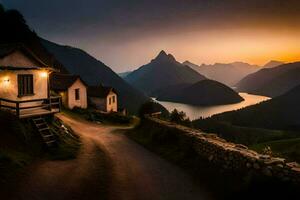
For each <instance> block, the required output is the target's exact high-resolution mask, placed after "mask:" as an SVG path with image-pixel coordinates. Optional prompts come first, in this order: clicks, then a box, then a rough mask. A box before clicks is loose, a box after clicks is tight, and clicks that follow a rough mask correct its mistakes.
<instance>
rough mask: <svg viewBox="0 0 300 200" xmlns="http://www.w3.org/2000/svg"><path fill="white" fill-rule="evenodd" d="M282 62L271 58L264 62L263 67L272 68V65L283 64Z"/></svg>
mask: <svg viewBox="0 0 300 200" xmlns="http://www.w3.org/2000/svg"><path fill="white" fill-rule="evenodd" d="M283 64H284V62H281V61H277V60H271V61H270V62H268V63H266V64H265V65H264V66H263V67H264V68H273V67H277V66H279V65H283Z"/></svg>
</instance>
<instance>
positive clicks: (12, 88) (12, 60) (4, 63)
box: [0, 45, 60, 118]
mask: <svg viewBox="0 0 300 200" xmlns="http://www.w3.org/2000/svg"><path fill="white" fill-rule="evenodd" d="M53 71H55V70H54V69H53V68H52V67H51V66H49V65H47V64H46V63H44V62H43V61H42V60H41V59H39V58H38V57H37V56H36V55H35V54H34V53H33V52H32V51H31V50H29V49H28V48H26V47H25V46H23V45H0V109H6V110H9V111H11V112H13V113H15V114H16V115H17V116H18V117H20V118H25V117H31V116H36V115H46V114H53V113H56V112H59V111H60V98H59V97H52V96H50V91H49V74H50V73H51V72H53Z"/></svg>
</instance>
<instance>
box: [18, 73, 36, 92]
mask: <svg viewBox="0 0 300 200" xmlns="http://www.w3.org/2000/svg"><path fill="white" fill-rule="evenodd" d="M18 95H19V96H20V97H22V96H28V95H33V75H32V74H20V75H18Z"/></svg>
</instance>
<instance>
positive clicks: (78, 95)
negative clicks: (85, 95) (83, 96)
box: [75, 89, 80, 100]
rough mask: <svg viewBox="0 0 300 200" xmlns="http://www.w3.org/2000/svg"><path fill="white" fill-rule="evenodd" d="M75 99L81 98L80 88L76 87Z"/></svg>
mask: <svg viewBox="0 0 300 200" xmlns="http://www.w3.org/2000/svg"><path fill="white" fill-rule="evenodd" d="M75 100H80V91H79V89H75Z"/></svg>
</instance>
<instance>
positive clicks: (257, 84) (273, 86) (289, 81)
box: [236, 62, 300, 97]
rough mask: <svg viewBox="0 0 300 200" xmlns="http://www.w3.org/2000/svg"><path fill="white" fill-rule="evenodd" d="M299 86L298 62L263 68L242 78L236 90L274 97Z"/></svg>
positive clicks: (299, 68) (299, 63)
mask: <svg viewBox="0 0 300 200" xmlns="http://www.w3.org/2000/svg"><path fill="white" fill-rule="evenodd" d="M299 84H300V62H295V63H288V64H283V65H279V66H277V67H273V68H264V69H261V70H259V71H258V72H256V73H253V74H250V75H248V76H246V77H245V78H243V79H242V80H241V81H240V82H239V83H238V84H237V85H236V87H237V90H238V91H241V92H248V93H252V94H258V95H265V96H270V97H275V96H279V95H282V94H284V93H285V92H287V91H289V90H290V89H292V88H293V87H295V86H297V85H299Z"/></svg>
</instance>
